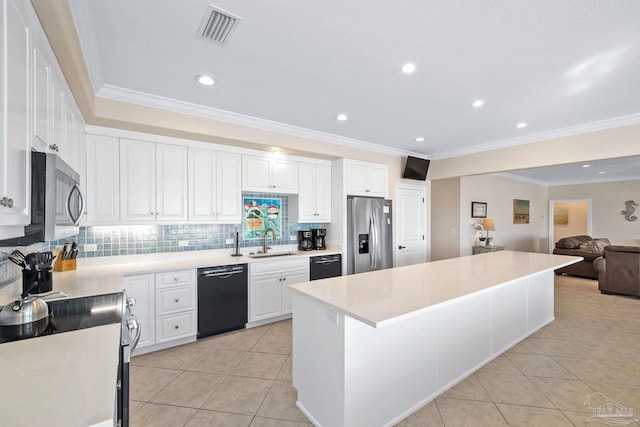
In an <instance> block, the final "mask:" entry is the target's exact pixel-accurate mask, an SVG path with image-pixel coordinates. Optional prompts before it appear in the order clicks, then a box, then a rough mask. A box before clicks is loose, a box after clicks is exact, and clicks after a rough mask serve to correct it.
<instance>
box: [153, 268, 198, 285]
mask: <svg viewBox="0 0 640 427" xmlns="http://www.w3.org/2000/svg"><path fill="white" fill-rule="evenodd" d="M195 283H196V271H195V270H184V271H169V272H167V273H158V274H156V287H158V288H166V287H168V286H175V285H185V284H194V285H195Z"/></svg>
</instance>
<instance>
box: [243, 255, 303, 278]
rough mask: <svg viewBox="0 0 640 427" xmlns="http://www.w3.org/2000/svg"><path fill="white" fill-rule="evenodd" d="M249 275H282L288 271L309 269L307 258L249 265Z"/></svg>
mask: <svg viewBox="0 0 640 427" xmlns="http://www.w3.org/2000/svg"><path fill="white" fill-rule="evenodd" d="M249 265H250V268H251V275H254V274H270V273H282V272H285V271H290V270H298V269H301V268H307V269H308V268H309V258H306V257H305V258H294V259H288V260H286V261H263V262H254V263H251V264H249Z"/></svg>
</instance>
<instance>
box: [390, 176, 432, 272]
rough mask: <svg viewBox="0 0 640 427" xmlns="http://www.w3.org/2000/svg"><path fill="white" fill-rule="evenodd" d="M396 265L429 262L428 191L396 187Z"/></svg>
mask: <svg viewBox="0 0 640 427" xmlns="http://www.w3.org/2000/svg"><path fill="white" fill-rule="evenodd" d="M395 203H396V245H397V246H396V267H402V266H403V265H411V264H419V263H422V262H427V244H426V239H427V236H426V233H425V230H426V223H427V218H426V191H425V189H424V188H422V189H420V188H417V187H416V188H409V187H398V188H397V189H396V202H395Z"/></svg>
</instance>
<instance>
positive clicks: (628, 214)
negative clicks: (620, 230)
mask: <svg viewBox="0 0 640 427" xmlns="http://www.w3.org/2000/svg"><path fill="white" fill-rule="evenodd" d="M624 204H625V206H626V208H627V210H624V211H621V212H620V213H621V214H622V215H624V219H626V220H627V221H635V220H636V219H638V217H637V216H635V215H633V213H634V212H635V211H636V208H634V206H638V204H637V203H636V202H634V201H633V200H627V201H626V202H624Z"/></svg>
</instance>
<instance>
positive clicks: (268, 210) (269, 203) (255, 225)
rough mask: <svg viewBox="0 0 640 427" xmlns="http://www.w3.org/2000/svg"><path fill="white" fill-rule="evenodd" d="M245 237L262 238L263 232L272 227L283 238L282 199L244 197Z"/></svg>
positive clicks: (278, 236)
mask: <svg viewBox="0 0 640 427" xmlns="http://www.w3.org/2000/svg"><path fill="white" fill-rule="evenodd" d="M242 201H243V205H244V206H243V207H244V214H243V217H244V220H243V224H244V226H243V238H244V239H245V240H250V239H261V238H262V233H264V231H265V230H266V229H267V228H271V229H272V230H273V231H274V232H275V234H276V237H277V238H278V239H280V238H282V232H281V228H282V218H281V211H282V207H281V206H282V200H281V199H262V198H256V197H244V198H243V200H242Z"/></svg>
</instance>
